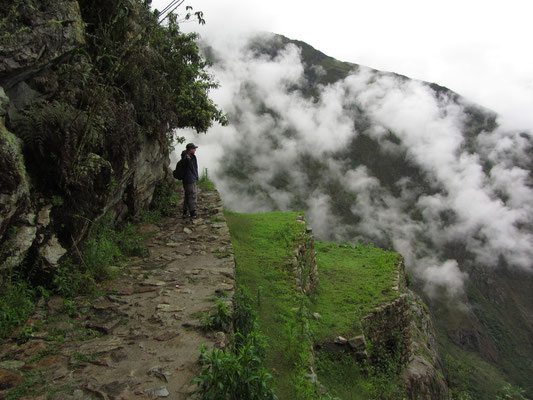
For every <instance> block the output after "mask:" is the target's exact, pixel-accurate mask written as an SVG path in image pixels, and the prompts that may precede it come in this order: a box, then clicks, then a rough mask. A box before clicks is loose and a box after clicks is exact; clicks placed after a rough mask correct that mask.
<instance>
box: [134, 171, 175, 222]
mask: <svg viewBox="0 0 533 400" xmlns="http://www.w3.org/2000/svg"><path fill="white" fill-rule="evenodd" d="M178 204H179V195H178V192H177V191H176V183H175V182H174V180H170V181H169V180H167V179H165V178H163V179H161V180H160V181H158V182H157V183H156V185H155V189H154V194H153V196H152V202H151V203H150V209H149V210H145V211H143V213H142V219H143V220H144V221H146V222H151V223H157V222H159V221H161V218H162V217H170V216H172V215H175V214H176V210H177V207H178Z"/></svg>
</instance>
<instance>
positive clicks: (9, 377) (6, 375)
mask: <svg viewBox="0 0 533 400" xmlns="http://www.w3.org/2000/svg"><path fill="white" fill-rule="evenodd" d="M23 381H24V378H23V377H22V375H20V374H17V373H16V372H13V371H10V370H8V369H0V390H5V389H11V388H14V387H16V386H18V385H20V384H21V383H22V382H23Z"/></svg>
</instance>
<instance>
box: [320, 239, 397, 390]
mask: <svg viewBox="0 0 533 400" xmlns="http://www.w3.org/2000/svg"><path fill="white" fill-rule="evenodd" d="M315 249H316V251H317V265H318V276H319V280H320V284H319V286H318V289H317V291H316V293H314V294H313V295H312V296H311V301H312V305H313V307H312V311H313V312H318V313H319V314H320V315H321V318H320V319H318V320H312V332H313V337H314V341H315V344H320V343H324V342H326V341H332V340H333V339H335V337H337V336H343V337H346V338H351V337H354V336H356V335H359V334H361V330H362V326H361V323H360V321H361V318H362V317H364V316H365V315H367V314H368V313H369V312H370V311H372V310H373V309H375V308H376V307H378V306H380V305H383V304H386V303H389V302H390V301H392V300H394V299H395V298H397V297H398V295H399V294H398V292H396V291H394V290H393V286H394V285H395V278H396V277H397V274H398V268H397V264H398V262H399V261H400V255H399V254H397V253H394V252H389V251H385V250H383V249H380V248H375V247H374V246H372V245H368V246H365V245H362V244H357V245H355V246H353V245H351V244H336V243H320V242H316V243H315ZM382 358H383V360H384V361H385V363H384V365H387V366H388V368H381V369H376V368H374V367H372V366H369V367H366V366H364V365H360V364H359V363H358V362H357V361H356V360H355V359H354V358H353V357H352V356H348V355H344V356H343V355H342V354H335V353H330V352H328V351H326V350H321V351H319V352H318V353H317V354H316V355H315V360H316V372H317V374H318V379H319V381H320V382H321V383H322V384H323V385H325V386H326V387H327V388H328V393H329V394H331V395H333V396H337V397H339V398H341V399H343V400H358V399H402V398H403V393H402V388H401V385H399V384H398V379H397V376H396V374H397V371H396V366H397V361H396V360H395V359H394V355H393V354H388V353H384V354H383V355H382Z"/></svg>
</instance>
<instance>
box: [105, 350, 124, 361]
mask: <svg viewBox="0 0 533 400" xmlns="http://www.w3.org/2000/svg"><path fill="white" fill-rule="evenodd" d="M109 356H110V357H111V360H113V362H116V363H118V362H121V361H124V360H127V359H128V354H127V353H126V352H125V351H124V350H123V349H117V350H114V351H112V352H111V353H109Z"/></svg>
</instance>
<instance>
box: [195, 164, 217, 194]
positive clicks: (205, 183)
mask: <svg viewBox="0 0 533 400" xmlns="http://www.w3.org/2000/svg"><path fill="white" fill-rule="evenodd" d="M198 185H200V187H202V188H203V189H205V190H209V191H214V190H215V184H214V183H213V182H212V181H211V180H210V179H209V175H208V172H207V168H204V170H203V171H202V176H201V177H200V180H199V181H198Z"/></svg>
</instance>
